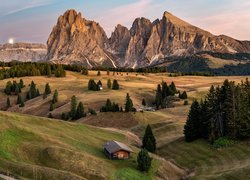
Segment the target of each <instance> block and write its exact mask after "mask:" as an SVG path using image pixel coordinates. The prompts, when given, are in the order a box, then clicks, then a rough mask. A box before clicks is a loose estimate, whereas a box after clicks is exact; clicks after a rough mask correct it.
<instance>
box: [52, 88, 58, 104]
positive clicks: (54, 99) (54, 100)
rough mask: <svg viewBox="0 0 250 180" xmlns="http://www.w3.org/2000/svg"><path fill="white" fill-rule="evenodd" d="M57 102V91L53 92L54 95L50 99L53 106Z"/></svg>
mask: <svg viewBox="0 0 250 180" xmlns="http://www.w3.org/2000/svg"><path fill="white" fill-rule="evenodd" d="M57 102H58V91H57V90H55V92H54V95H53V99H52V103H53V104H55V103H57Z"/></svg>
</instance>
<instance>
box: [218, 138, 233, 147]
mask: <svg viewBox="0 0 250 180" xmlns="http://www.w3.org/2000/svg"><path fill="white" fill-rule="evenodd" d="M234 143H235V142H234V141H233V140H231V139H228V138H227V137H220V138H218V139H217V140H215V141H214V143H213V147H214V148H223V147H228V146H232V145H233V144H234Z"/></svg>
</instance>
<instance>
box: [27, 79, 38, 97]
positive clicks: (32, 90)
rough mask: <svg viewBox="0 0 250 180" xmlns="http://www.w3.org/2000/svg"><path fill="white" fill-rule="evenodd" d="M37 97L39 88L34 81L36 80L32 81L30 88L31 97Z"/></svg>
mask: <svg viewBox="0 0 250 180" xmlns="http://www.w3.org/2000/svg"><path fill="white" fill-rule="evenodd" d="M35 97H37V89H36V84H35V83H34V81H32V82H31V84H30V89H29V99H33V98H35Z"/></svg>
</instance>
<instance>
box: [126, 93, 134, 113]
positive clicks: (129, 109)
mask: <svg viewBox="0 0 250 180" xmlns="http://www.w3.org/2000/svg"><path fill="white" fill-rule="evenodd" d="M132 111H134V105H133V101H132V99H131V98H130V96H129V93H127V96H126V103H125V112H132Z"/></svg>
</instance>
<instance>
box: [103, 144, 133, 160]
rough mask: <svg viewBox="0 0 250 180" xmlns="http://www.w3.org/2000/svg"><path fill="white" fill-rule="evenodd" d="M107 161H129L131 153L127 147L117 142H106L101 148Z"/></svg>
mask: <svg viewBox="0 0 250 180" xmlns="http://www.w3.org/2000/svg"><path fill="white" fill-rule="evenodd" d="M103 149H104V153H105V154H106V156H107V157H108V158H109V159H129V158H130V154H131V152H133V151H132V149H131V148H129V147H128V146H127V145H125V144H123V143H121V142H118V141H108V142H106V143H105V144H104V146H103Z"/></svg>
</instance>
